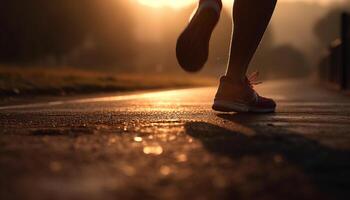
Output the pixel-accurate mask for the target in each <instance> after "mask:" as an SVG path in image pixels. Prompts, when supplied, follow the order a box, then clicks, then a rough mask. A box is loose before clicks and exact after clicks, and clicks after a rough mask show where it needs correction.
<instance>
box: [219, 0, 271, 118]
mask: <svg viewBox="0 0 350 200" xmlns="http://www.w3.org/2000/svg"><path fill="white" fill-rule="evenodd" d="M276 1H277V0H235V3H234V9H233V21H234V31H233V34H232V41H231V52H230V59H229V63H228V69H227V73H226V76H223V77H222V78H221V80H220V86H219V88H218V92H217V94H216V97H215V100H214V105H213V109H214V110H217V111H223V112H233V111H234V112H261V113H266V112H274V111H275V108H276V103H275V102H274V101H273V100H272V99H268V98H264V97H261V96H259V95H258V94H257V93H256V92H255V90H254V88H253V85H254V80H253V79H254V78H256V77H252V78H247V77H246V72H247V68H248V66H249V63H250V61H251V59H252V57H253V56H254V54H255V51H256V49H257V47H258V45H259V43H260V41H261V39H262V36H263V35H264V33H265V30H266V28H267V26H268V24H269V22H270V19H271V16H272V14H273V11H274V8H275V5H276Z"/></svg>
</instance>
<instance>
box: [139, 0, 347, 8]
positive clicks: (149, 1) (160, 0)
mask: <svg viewBox="0 0 350 200" xmlns="http://www.w3.org/2000/svg"><path fill="white" fill-rule="evenodd" d="M134 1H135V0H134ZM136 1H137V2H139V3H141V4H143V5H147V6H152V7H159V8H161V7H164V6H168V7H172V8H175V9H181V8H182V7H185V6H188V5H191V4H193V3H196V2H198V0H136ZM233 1H234V0H223V2H224V3H225V4H226V5H228V6H229V5H231V4H232V2H233ZM280 1H291V2H293V1H294V2H295V1H304V2H314V3H319V4H325V5H327V4H331V3H338V2H346V1H347V0H280Z"/></svg>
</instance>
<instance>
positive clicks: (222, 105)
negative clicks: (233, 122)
mask: <svg viewBox="0 0 350 200" xmlns="http://www.w3.org/2000/svg"><path fill="white" fill-rule="evenodd" d="M212 108H213V110H215V111H218V112H239V113H242V112H244V113H247V112H252V113H273V112H275V108H269V109H267V108H264V109H261V108H256V107H251V106H248V105H245V104H242V103H233V102H229V101H222V100H215V101H214V104H213V107H212Z"/></svg>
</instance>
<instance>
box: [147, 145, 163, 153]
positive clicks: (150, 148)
mask: <svg viewBox="0 0 350 200" xmlns="http://www.w3.org/2000/svg"><path fill="white" fill-rule="evenodd" d="M143 153H144V154H147V155H160V154H162V153H163V148H162V147H161V146H160V145H151V146H145V147H144V148H143Z"/></svg>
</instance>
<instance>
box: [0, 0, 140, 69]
mask: <svg viewBox="0 0 350 200" xmlns="http://www.w3.org/2000/svg"><path fill="white" fill-rule="evenodd" d="M124 2H125V1H112V0H89V1H87V0H74V1H72V0H49V1H48V0H28V1H23V0H6V1H2V2H1V6H0V27H1V29H0V47H1V48H0V60H1V61H2V62H6V63H36V62H38V61H41V60H44V61H47V62H50V61H51V62H53V64H60V63H64V62H66V60H67V59H71V60H72V62H78V60H75V59H76V58H77V57H83V58H84V59H79V63H80V62H81V64H86V65H87V64H89V65H96V64H102V65H103V64H106V65H107V64H116V63H118V61H119V60H120V59H119V58H123V57H125V56H130V55H132V53H133V52H132V50H131V48H129V47H132V46H133V44H132V41H133V40H132V39H131V38H130V37H131V36H132V33H131V28H132V26H131V25H130V24H132V19H131V18H130V17H128V15H129V13H128V12H126V10H127V9H126V5H125V3H124ZM121 47H122V48H121ZM78 54H79V55H78ZM82 54H83V55H82Z"/></svg>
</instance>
